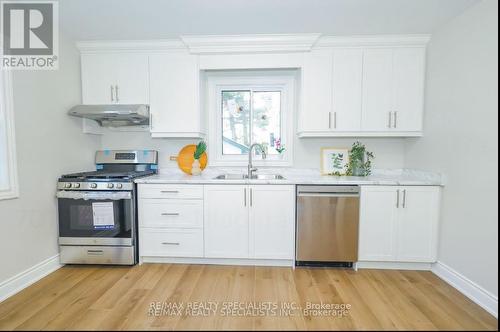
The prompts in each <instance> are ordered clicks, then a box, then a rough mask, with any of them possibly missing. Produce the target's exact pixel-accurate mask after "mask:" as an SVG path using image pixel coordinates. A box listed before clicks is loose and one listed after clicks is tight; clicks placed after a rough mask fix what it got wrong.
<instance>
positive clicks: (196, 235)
mask: <svg viewBox="0 0 500 332" xmlns="http://www.w3.org/2000/svg"><path fill="white" fill-rule="evenodd" d="M138 210H139V211H138V215H139V256H140V257H141V258H142V257H191V258H202V257H203V256H204V252H203V186H198V185H161V184H151V185H150V184H140V185H139V193H138Z"/></svg>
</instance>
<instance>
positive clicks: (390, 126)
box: [387, 112, 392, 129]
mask: <svg viewBox="0 0 500 332" xmlns="http://www.w3.org/2000/svg"><path fill="white" fill-rule="evenodd" d="M387 128H389V129H390V128H392V112H389V123H388V124H387Z"/></svg>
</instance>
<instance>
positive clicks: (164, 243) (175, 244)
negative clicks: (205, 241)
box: [161, 242, 180, 246]
mask: <svg viewBox="0 0 500 332" xmlns="http://www.w3.org/2000/svg"><path fill="white" fill-rule="evenodd" d="M161 244H163V245H165V246H178V245H180V243H179V242H162V243H161Z"/></svg>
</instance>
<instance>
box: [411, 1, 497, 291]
mask: <svg viewBox="0 0 500 332" xmlns="http://www.w3.org/2000/svg"><path fill="white" fill-rule="evenodd" d="M426 99H427V102H426V103H427V105H426V109H427V110H426V117H425V137H424V138H423V139H420V140H409V142H408V144H407V151H406V161H407V163H406V165H407V166H408V167H413V168H421V169H426V170H431V171H438V172H441V173H443V174H444V175H445V176H446V177H447V185H446V187H445V188H444V196H443V211H442V227H441V234H440V251H439V260H440V261H441V262H442V263H444V264H446V265H448V266H449V267H451V268H453V269H455V270H456V271H458V272H459V273H460V274H462V275H464V276H465V277H467V278H469V279H470V280H472V281H474V282H475V283H477V284H478V285H480V286H481V287H483V288H484V289H486V290H487V291H489V292H491V293H493V294H495V295H496V296H498V2H497V1H496V0H485V1H483V2H481V3H480V4H478V5H476V6H474V7H472V8H471V9H469V10H468V11H466V12H465V13H464V14H462V15H461V16H459V17H457V18H455V19H454V20H453V21H451V22H450V23H449V24H447V25H446V26H443V27H442V28H441V29H439V30H438V31H436V33H435V34H434V35H433V37H432V41H431V43H430V45H429V49H428V79H427V97H426Z"/></svg>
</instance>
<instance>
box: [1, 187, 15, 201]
mask: <svg viewBox="0 0 500 332" xmlns="http://www.w3.org/2000/svg"><path fill="white" fill-rule="evenodd" d="M16 198H19V191H18V190H17V189H10V190H3V191H0V201H6V200H10V199H16Z"/></svg>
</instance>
